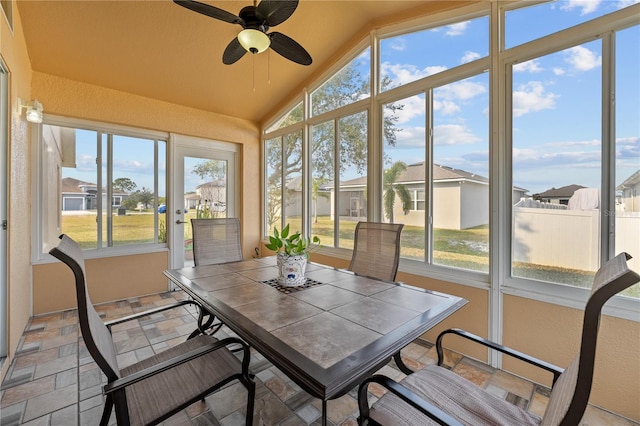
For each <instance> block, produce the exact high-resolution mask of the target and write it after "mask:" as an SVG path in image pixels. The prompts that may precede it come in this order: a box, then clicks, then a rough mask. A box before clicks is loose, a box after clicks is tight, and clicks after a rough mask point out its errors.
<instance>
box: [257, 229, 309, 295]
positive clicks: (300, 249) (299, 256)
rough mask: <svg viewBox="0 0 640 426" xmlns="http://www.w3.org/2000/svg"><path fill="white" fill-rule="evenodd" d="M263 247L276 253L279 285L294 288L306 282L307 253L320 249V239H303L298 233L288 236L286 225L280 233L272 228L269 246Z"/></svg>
mask: <svg viewBox="0 0 640 426" xmlns="http://www.w3.org/2000/svg"><path fill="white" fill-rule="evenodd" d="M265 247H266V248H268V249H269V250H272V251H275V252H276V256H277V258H276V259H277V264H278V272H279V274H278V281H279V282H280V285H283V286H287V287H294V286H299V285H303V284H304V283H305V281H306V280H307V278H306V277H305V270H306V269H307V260H309V252H310V251H311V250H313V249H316V248H318V247H320V238H318V237H317V236H315V237H313V239H311V238H309V237H303V236H302V235H300V232H296V233H294V234H292V235H289V224H287V226H285V227H284V228H283V229H282V231H281V232H278V228H277V227H274V228H273V234H272V235H269V244H265Z"/></svg>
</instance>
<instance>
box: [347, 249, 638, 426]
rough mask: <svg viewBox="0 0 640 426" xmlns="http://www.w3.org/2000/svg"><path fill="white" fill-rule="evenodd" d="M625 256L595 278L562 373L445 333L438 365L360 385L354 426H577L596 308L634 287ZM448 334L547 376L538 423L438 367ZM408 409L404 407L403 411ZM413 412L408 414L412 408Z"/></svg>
mask: <svg viewBox="0 0 640 426" xmlns="http://www.w3.org/2000/svg"><path fill="white" fill-rule="evenodd" d="M629 258H630V256H629V255H628V254H626V253H621V254H619V255H618V256H616V257H615V258H613V259H611V260H610V261H609V262H607V263H606V264H605V265H603V266H602V267H601V268H600V270H599V271H598V272H597V273H596V276H595V278H594V283H593V288H592V290H591V296H590V297H589V300H588V301H587V304H586V307H585V311H584V320H583V326H582V343H581V346H580V352H579V353H578V355H577V356H576V357H575V358H574V360H573V361H572V362H571V363H570V364H569V367H567V369H565V370H563V369H562V368H560V367H556V366H555V365H552V364H549V363H546V362H543V361H540V360H538V359H536V358H533V357H530V356H528V355H526V354H523V353H521V352H518V351H514V350H513V349H510V348H507V347H505V346H502V345H498V344H496V343H493V342H490V341H488V340H486V339H483V338H481V337H478V336H476V335H473V334H470V333H467V332H465V331H462V330H459V329H452V330H446V331H444V332H443V333H441V334H440V335H439V336H438V338H437V340H436V349H437V352H438V364H437V365H430V366H427V367H425V368H423V369H422V370H420V371H417V372H415V373H413V374H410V375H408V376H407V377H406V378H405V379H403V380H402V381H401V382H400V383H398V382H395V381H393V380H392V379H389V378H388V377H386V376H382V375H377V376H373V377H371V378H369V379H367V380H365V381H364V382H362V384H361V385H360V387H359V389H358V405H359V408H360V416H359V418H358V423H359V424H360V425H377V424H382V425H394V426H395V425H397V426H407V425H420V426H424V425H436V424H441V425H460V424H464V425H473V426H476V425H518V426H524V425H545V426H546V425H562V426H569V425H573V426H575V425H578V424H579V423H580V420H581V419H582V416H583V415H584V412H585V410H586V408H587V404H588V402H589V394H590V393H591V385H592V380H593V368H594V362H595V354H596V341H597V337H598V325H599V321H600V313H601V310H602V306H603V305H604V304H605V302H606V301H607V300H609V299H610V298H611V297H613V296H614V295H615V294H617V293H619V292H621V291H622V290H624V289H626V288H627V287H630V286H631V285H633V284H635V283H636V282H638V281H640V275H638V274H637V273H636V272H634V271H632V270H630V269H628V267H627V262H626V260H627V259H629ZM449 334H454V335H457V336H461V337H463V338H466V339H469V340H471V341H474V342H477V343H480V344H483V345H485V346H488V347H490V348H492V349H495V350H498V351H500V352H502V353H505V354H508V355H511V356H513V357H515V358H516V359H519V360H521V361H524V362H527V363H529V364H532V365H534V366H537V367H540V368H542V369H544V370H546V371H549V372H551V373H552V374H553V382H552V383H553V384H552V391H551V396H550V398H549V402H548V405H547V408H546V411H545V413H544V416H543V417H542V418H539V417H538V416H536V415H534V414H531V413H529V412H527V411H525V410H523V409H521V408H520V407H517V406H515V405H513V404H511V403H509V402H507V401H505V400H502V399H499V398H496V397H494V396H493V395H490V394H489V393H488V392H486V391H484V390H483V389H481V388H479V387H477V386H475V385H474V384H473V383H471V382H470V381H468V380H466V379H464V378H462V377H460V376H458V375H457V374H455V373H453V372H451V371H450V370H448V369H446V368H443V367H441V366H442V362H443V353H442V339H443V337H444V336H445V335H449ZM372 382H374V383H378V384H379V385H381V386H383V387H384V388H386V389H388V390H389V392H387V393H386V394H385V395H383V396H382V397H381V398H380V399H379V400H378V401H377V402H376V403H375V404H373V406H372V407H371V408H370V407H369V404H368V401H367V386H368V384H369V383H372ZM407 404H408V405H407ZM412 407H413V408H412Z"/></svg>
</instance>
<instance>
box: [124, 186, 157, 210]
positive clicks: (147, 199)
mask: <svg viewBox="0 0 640 426" xmlns="http://www.w3.org/2000/svg"><path fill="white" fill-rule="evenodd" d="M153 200H154V196H153V192H151V191H149V189H147V188H145V187H142V190H138V191H136V192H134V193H132V194H130V195H129V196H128V197H127V199H126V200H124V201H123V202H122V207H124V208H126V209H127V210H135V208H136V207H137V206H138V203H142V205H144V208H145V209H148V208H149V206H150V205H152V204H153Z"/></svg>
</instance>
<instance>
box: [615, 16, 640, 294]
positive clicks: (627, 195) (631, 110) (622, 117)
mask: <svg viewBox="0 0 640 426" xmlns="http://www.w3.org/2000/svg"><path fill="white" fill-rule="evenodd" d="M638 40H640V26H637V25H636V26H635V27H632V28H629V29H626V30H623V31H620V32H618V33H616V55H615V57H616V122H615V124H616V170H615V176H616V181H615V184H616V211H615V218H616V220H615V229H616V239H615V252H616V254H617V253H620V252H622V251H626V252H627V253H629V254H631V255H632V256H633V258H632V259H630V260H629V267H630V268H631V269H633V270H634V271H640V239H639V238H638V235H640V149H639V147H640V127H638V117H640V96H639V94H640V79H638V75H640V49H638ZM623 294H625V295H627V296H632V297H640V284H636V285H634V286H632V287H631V288H629V289H627V290H625V292H624V293H623Z"/></svg>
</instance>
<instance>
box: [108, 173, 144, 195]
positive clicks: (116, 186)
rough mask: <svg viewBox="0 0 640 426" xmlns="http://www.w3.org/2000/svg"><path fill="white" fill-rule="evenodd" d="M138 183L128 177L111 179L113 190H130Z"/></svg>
mask: <svg viewBox="0 0 640 426" xmlns="http://www.w3.org/2000/svg"><path fill="white" fill-rule="evenodd" d="M137 186H138V185H136V183H135V182H134V181H132V180H131V179H129V178H128V177H124V178H117V179H116V180H114V181H113V190H114V191H121V192H127V193H129V192H132V191H133V190H134V189H136V188H137Z"/></svg>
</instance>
